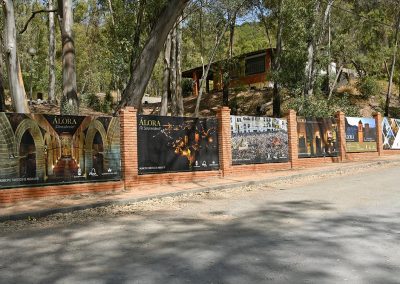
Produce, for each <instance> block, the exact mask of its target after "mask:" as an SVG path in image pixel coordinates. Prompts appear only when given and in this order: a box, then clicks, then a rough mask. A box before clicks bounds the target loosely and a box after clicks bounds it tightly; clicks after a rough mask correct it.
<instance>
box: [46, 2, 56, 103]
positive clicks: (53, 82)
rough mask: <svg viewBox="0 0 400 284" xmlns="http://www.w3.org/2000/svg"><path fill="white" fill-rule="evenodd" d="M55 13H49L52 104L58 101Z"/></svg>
mask: <svg viewBox="0 0 400 284" xmlns="http://www.w3.org/2000/svg"><path fill="white" fill-rule="evenodd" d="M48 8H49V10H53V9H54V4H53V0H49V7H48ZM54 16H55V13H54V12H49V95H48V99H49V101H50V103H55V101H56V99H55V98H56V66H55V61H56V39H55V34H56V26H55V21H54Z"/></svg>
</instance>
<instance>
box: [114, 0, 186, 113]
mask: <svg viewBox="0 0 400 284" xmlns="http://www.w3.org/2000/svg"><path fill="white" fill-rule="evenodd" d="M188 2H189V0H168V1H165V3H164V2H163V3H162V4H161V9H160V11H159V13H157V17H156V20H154V21H152V23H153V25H152V29H151V31H150V33H149V35H148V37H147V40H146V43H145V44H144V46H143V48H142V49H141V52H140V53H139V54H140V55H139V56H138V58H132V65H131V66H132V68H131V75H130V78H129V81H128V84H127V86H126V88H125V90H124V92H123V94H122V98H121V101H120V103H119V105H118V108H121V107H124V106H127V105H128V106H134V107H136V108H140V107H141V100H142V97H143V95H144V92H145V90H146V87H147V84H148V82H149V80H150V77H151V74H152V71H153V69H154V66H155V64H156V62H157V59H158V57H159V55H160V52H161V51H162V49H163V47H164V43H165V40H166V38H167V36H168V33H169V32H170V31H171V29H172V27H173V26H174V24H175V23H176V21H177V19H178V17H179V16H180V15H181V14H182V12H183V10H184V9H185V7H186V5H187V4H188Z"/></svg>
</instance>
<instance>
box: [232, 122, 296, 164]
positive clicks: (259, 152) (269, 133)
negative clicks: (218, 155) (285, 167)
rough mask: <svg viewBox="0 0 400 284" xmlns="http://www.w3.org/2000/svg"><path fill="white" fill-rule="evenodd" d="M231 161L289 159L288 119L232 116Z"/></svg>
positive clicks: (252, 161) (251, 162) (254, 161)
mask: <svg viewBox="0 0 400 284" xmlns="http://www.w3.org/2000/svg"><path fill="white" fill-rule="evenodd" d="M231 133H232V164H233V165H241V164H261V163H284V162H288V161H289V151H288V132H287V121H286V120H284V119H277V118H270V117H254V116H231Z"/></svg>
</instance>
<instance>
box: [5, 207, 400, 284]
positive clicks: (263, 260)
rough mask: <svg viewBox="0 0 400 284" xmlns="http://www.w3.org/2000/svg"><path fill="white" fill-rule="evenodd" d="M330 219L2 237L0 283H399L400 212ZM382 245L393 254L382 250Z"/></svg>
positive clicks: (181, 220)
mask: <svg viewBox="0 0 400 284" xmlns="http://www.w3.org/2000/svg"><path fill="white" fill-rule="evenodd" d="M188 202H189V203H190V200H189V201H188ZM197 202H198V201H197V200H195V202H194V203H193V204H192V205H193V206H196V205H197V204H196V203H197ZM202 202H204V201H202ZM329 213H334V209H333V208H331V207H330V204H326V203H318V202H310V201H295V202H283V203H270V204H264V205H263V206H262V210H258V211H250V212H247V213H244V214H241V217H237V216H230V215H229V214H228V213H227V212H223V211H215V212H211V214H207V215H198V216H194V217H176V216H177V215H179V214H177V212H176V211H156V212H135V213H133V215H130V216H120V217H118V218H117V217H115V216H113V217H111V218H104V217H101V216H100V217H98V218H99V219H95V220H93V221H91V222H90V223H89V224H84V225H78V224H76V225H73V226H69V227H65V226H64V227H61V228H50V229H47V230H45V231H43V230H41V231H31V232H27V233H24V236H22V237H21V236H20V235H21V234H18V235H12V234H11V235H4V234H3V235H2V236H1V237H0V245H1V247H2V255H1V256H0V258H1V263H2V264H1V269H2V273H1V274H0V282H3V283H7V282H13V283H24V282H44V283H55V282H58V281H61V282H67V283H68V282H86V281H94V282H96V283H116V282H118V283H128V282H129V283H132V282H135V281H137V283H265V282H268V281H273V282H274V283H276V282H278V283H300V282H312V283H340V282H342V281H343V280H344V278H346V279H347V280H348V281H350V282H353V283H355V282H357V283H366V282H370V283H398V275H399V274H398V272H399V270H398V265H399V262H400V260H399V258H398V254H397V259H396V258H395V261H397V266H395V265H394V264H393V259H392V262H389V261H388V259H390V257H389V255H395V254H396V246H397V248H398V244H399V243H400V235H399V234H398V232H399V231H400V223H399V220H400V212H397V214H393V215H391V216H385V215H370V216H369V217H365V215H359V214H354V215H347V216H343V215H342V216H341V217H332V218H326V217H323V216H327V214H329ZM180 215H181V216H185V214H180ZM329 216H336V215H334V214H331V215H329ZM100 220H101V222H98V221H100ZM381 241H384V242H385V244H387V245H388V247H387V248H388V249H389V248H390V247H391V246H390V245H393V246H392V248H391V249H390V250H386V251H381V250H380V248H379V247H378V246H375V245H374V244H377V243H379V242H381ZM38 244H39V245H38ZM396 274H397V275H396Z"/></svg>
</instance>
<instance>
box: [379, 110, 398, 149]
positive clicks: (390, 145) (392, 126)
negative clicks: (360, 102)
mask: <svg viewBox="0 0 400 284" xmlns="http://www.w3.org/2000/svg"><path fill="white" fill-rule="evenodd" d="M399 128H400V119H395V118H387V117H385V118H384V119H383V121H382V137H383V149H385V150H400V132H399Z"/></svg>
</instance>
